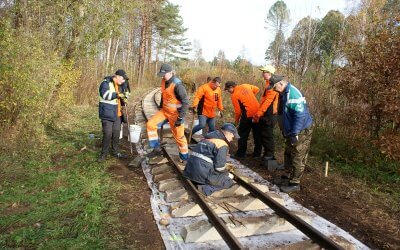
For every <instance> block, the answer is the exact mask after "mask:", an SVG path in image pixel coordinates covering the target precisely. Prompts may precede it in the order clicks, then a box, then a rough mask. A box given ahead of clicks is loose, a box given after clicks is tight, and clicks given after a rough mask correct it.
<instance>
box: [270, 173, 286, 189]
mask: <svg viewBox="0 0 400 250" xmlns="http://www.w3.org/2000/svg"><path fill="white" fill-rule="evenodd" d="M272 183H273V184H275V185H277V186H287V185H289V177H287V176H286V175H281V176H279V177H275V178H274V179H273V180H272Z"/></svg>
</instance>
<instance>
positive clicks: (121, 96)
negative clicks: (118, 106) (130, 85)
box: [118, 93, 126, 99]
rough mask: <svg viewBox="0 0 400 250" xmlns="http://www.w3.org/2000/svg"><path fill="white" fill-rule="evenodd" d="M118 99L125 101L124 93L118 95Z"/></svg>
mask: <svg viewBox="0 0 400 250" xmlns="http://www.w3.org/2000/svg"><path fill="white" fill-rule="evenodd" d="M118 98H121V99H126V96H125V94H124V93H118Z"/></svg>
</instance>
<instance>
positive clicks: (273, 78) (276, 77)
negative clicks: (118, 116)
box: [269, 75, 285, 85]
mask: <svg viewBox="0 0 400 250" xmlns="http://www.w3.org/2000/svg"><path fill="white" fill-rule="evenodd" d="M284 78H285V77H284V76H280V75H272V76H271V78H270V79H269V84H270V85H275V84H276V83H278V82H280V81H282V80H283V79H284Z"/></svg>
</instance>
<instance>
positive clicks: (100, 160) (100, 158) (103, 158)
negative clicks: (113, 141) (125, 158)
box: [97, 154, 107, 162]
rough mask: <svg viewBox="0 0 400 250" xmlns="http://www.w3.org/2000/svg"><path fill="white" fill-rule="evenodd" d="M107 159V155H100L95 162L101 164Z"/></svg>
mask: <svg viewBox="0 0 400 250" xmlns="http://www.w3.org/2000/svg"><path fill="white" fill-rule="evenodd" d="M106 159H107V155H106V154H101V155H100V156H99V158H97V161H98V162H103V161H105V160H106Z"/></svg>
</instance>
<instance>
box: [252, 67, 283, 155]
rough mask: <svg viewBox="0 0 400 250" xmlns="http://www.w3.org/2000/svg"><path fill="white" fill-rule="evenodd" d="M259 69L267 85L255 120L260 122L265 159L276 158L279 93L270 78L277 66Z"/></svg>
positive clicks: (254, 117)
mask: <svg viewBox="0 0 400 250" xmlns="http://www.w3.org/2000/svg"><path fill="white" fill-rule="evenodd" d="M259 70H260V71H261V72H262V76H263V78H264V80H265V87H264V92H263V94H262V96H261V100H260V107H259V108H258V110H257V112H256V113H255V114H254V116H253V122H254V123H259V124H260V130H261V138H262V139H261V141H262V145H263V148H264V155H263V156H264V160H274V159H275V141H274V127H275V124H276V122H277V114H278V105H279V93H278V92H276V91H275V90H274V89H273V85H274V84H271V82H270V79H271V77H273V74H274V73H275V68H274V67H273V66H271V65H266V66H263V67H262V68H260V69H259Z"/></svg>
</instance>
